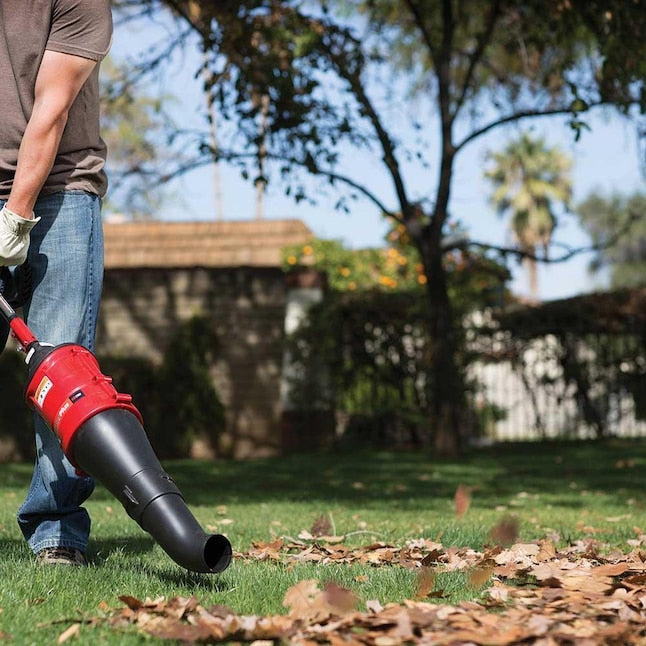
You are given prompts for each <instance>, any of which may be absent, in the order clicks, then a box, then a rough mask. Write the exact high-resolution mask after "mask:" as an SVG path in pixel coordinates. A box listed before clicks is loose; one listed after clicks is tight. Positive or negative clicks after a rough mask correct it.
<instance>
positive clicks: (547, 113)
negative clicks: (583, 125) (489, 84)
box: [455, 101, 606, 153]
mask: <svg viewBox="0 0 646 646" xmlns="http://www.w3.org/2000/svg"><path fill="white" fill-rule="evenodd" d="M605 104H606V102H604V101H599V102H598V103H594V104H589V109H591V108H596V107H599V106H601V105H605ZM559 114H572V110H571V108H569V107H567V108H553V109H549V110H519V111H518V112H514V113H513V114H509V115H507V116H506V117H501V118H500V119H496V120H495V121H491V122H490V123H488V124H486V125H484V126H482V127H480V128H478V129H477V130H474V131H473V132H471V133H470V134H468V135H467V136H466V137H465V138H464V139H463V140H462V141H460V142H459V143H458V144H456V145H455V152H456V153H457V152H458V151H459V150H461V149H462V148H464V147H465V146H466V145H467V144H468V143H470V142H471V141H473V140H474V139H477V138H478V137H481V136H482V135H484V134H485V133H487V132H489V131H490V130H494V129H495V128H498V127H499V126H504V125H506V124H509V123H514V122H516V121H521V120H522V119H527V118H532V117H533V118H537V117H553V116H555V115H559Z"/></svg>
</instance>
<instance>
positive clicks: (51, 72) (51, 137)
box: [6, 50, 96, 218]
mask: <svg viewBox="0 0 646 646" xmlns="http://www.w3.org/2000/svg"><path fill="white" fill-rule="evenodd" d="M95 65H96V61H92V60H89V59H87V58H81V57H80V56H72V55H70V54H62V53H60V52H53V51H49V50H47V51H45V54H44V56H43V60H42V62H41V64H40V68H39V70H38V76H37V78H36V87H35V94H34V108H33V111H32V114H31V117H30V119H29V122H28V123H27V128H26V129H25V134H24V135H23V138H22V142H21V144H20V150H19V152H18V165H17V168H16V173H15V176H14V180H13V185H12V189H11V194H10V195H9V199H8V201H7V204H6V207H7V208H8V209H10V210H11V211H13V212H14V213H17V214H18V215H20V216H22V217H24V218H31V217H32V215H33V210H34V204H35V203H36V199H37V198H38V194H39V193H40V189H41V188H42V187H43V184H44V183H45V180H46V179H47V176H48V175H49V173H50V171H51V169H52V166H53V164H54V160H55V159H56V154H57V152H58V147H59V145H60V141H61V137H62V135H63V130H64V128H65V125H66V124H67V116H68V112H69V109H70V107H71V105H72V103H73V102H74V99H75V98H76V96H77V95H78V93H79V91H80V89H81V87H82V86H83V84H84V83H85V81H86V80H87V79H88V77H89V76H90V74H91V73H92V70H93V69H94V66H95Z"/></svg>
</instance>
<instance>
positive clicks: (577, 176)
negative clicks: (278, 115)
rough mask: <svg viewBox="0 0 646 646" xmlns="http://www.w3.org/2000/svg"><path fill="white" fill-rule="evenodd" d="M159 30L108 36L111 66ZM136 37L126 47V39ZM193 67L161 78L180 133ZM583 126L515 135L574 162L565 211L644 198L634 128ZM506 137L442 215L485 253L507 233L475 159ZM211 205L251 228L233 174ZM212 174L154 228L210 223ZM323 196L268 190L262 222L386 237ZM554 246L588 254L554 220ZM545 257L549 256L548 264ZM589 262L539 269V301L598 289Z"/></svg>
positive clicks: (616, 122)
mask: <svg viewBox="0 0 646 646" xmlns="http://www.w3.org/2000/svg"><path fill="white" fill-rule="evenodd" d="M163 30H164V27H163V26H159V27H158V28H156V29H155V28H152V27H149V28H148V30H147V33H145V34H142V33H141V31H139V30H137V31H136V32H135V31H133V30H131V29H128V28H118V29H117V30H116V32H115V38H114V43H113V48H112V55H113V56H114V58H115V59H117V60H123V59H124V58H126V57H128V56H133V55H135V54H136V52H137V51H138V48H139V47H145V46H146V45H147V44H148V43H150V42H152V41H153V40H154V39H155V38H157V37H159V35H160V34H163ZM135 33H136V36H137V37H136V38H133V35H134V34H135ZM196 63H197V57H195V59H194V60H191V56H190V54H187V58H186V60H177V61H175V62H173V63H172V64H171V66H170V68H169V71H168V73H167V75H166V77H165V78H166V80H167V84H168V87H167V88H164V87H162V88H160V89H161V91H170V92H171V93H173V94H174V95H175V96H176V97H178V98H179V99H180V102H179V104H178V105H177V108H176V109H175V114H176V115H177V116H178V117H179V118H180V119H182V121H183V122H184V123H187V124H190V123H193V124H195V123H198V124H199V123H201V117H200V115H201V114H202V113H203V99H202V97H201V95H200V91H199V84H198V83H197V82H196V81H195V79H194V70H195V69H196V67H197V64H196ZM588 123H589V124H590V126H591V131H590V132H588V131H584V132H583V134H582V136H581V139H580V140H579V142H575V141H574V139H573V135H572V131H571V130H570V129H569V127H567V125H566V124H565V121H564V120H563V119H560V118H550V119H541V120H534V121H533V122H529V121H527V122H526V123H524V124H523V127H527V128H531V130H532V132H534V133H535V134H538V135H541V136H544V137H545V138H546V140H547V142H548V143H549V144H550V145H558V146H560V147H561V148H562V149H563V150H564V151H566V152H567V153H568V154H570V155H571V156H572V158H573V160H574V166H573V186H574V198H575V199H574V203H575V204H576V202H577V201H580V200H582V199H583V198H585V197H586V196H587V195H588V194H589V193H590V191H592V190H595V189H598V190H600V191H601V192H603V193H606V194H610V193H611V192H613V191H617V192H620V193H626V194H628V193H631V192H634V191H636V190H644V189H645V185H644V176H643V175H642V172H641V171H642V169H641V167H640V159H639V151H638V149H637V136H636V130H635V126H634V124H631V123H630V122H627V121H626V120H625V119H622V118H620V117H618V116H616V115H615V114H614V113H613V112H607V113H602V112H599V113H595V114H594V115H593V116H592V118H590V119H589V121H588ZM513 132H514V131H513V130H497V131H493V132H492V133H490V134H489V135H487V137H485V138H483V139H482V140H481V141H478V142H474V143H473V144H472V145H471V146H470V147H468V148H467V149H465V150H464V151H463V152H462V153H461V154H460V156H459V157H458V158H457V167H456V173H455V177H454V181H453V188H452V202H451V213H452V215H453V217H455V218H457V219H459V220H460V221H461V222H462V224H464V225H465V226H466V228H467V230H468V232H469V234H470V236H471V237H472V238H473V239H474V240H478V241H480V242H488V243H492V244H505V243H509V234H508V227H507V223H506V222H505V221H504V220H502V219H500V218H498V217H497V216H496V215H495V214H494V212H493V210H492V209H491V206H490V205H489V203H488V195H489V186H488V185H487V183H486V182H485V180H484V179H483V175H482V173H483V168H484V164H485V156H486V152H487V151H488V150H500V149H501V148H502V147H503V146H504V145H505V143H506V141H507V139H508V138H509V137H510V136H513ZM353 164H360V165H361V177H362V179H363V181H365V182H372V183H374V182H381V183H382V184H381V185H383V187H384V192H383V194H382V195H383V196H384V199H385V200H386V202H387V203H390V204H394V202H389V192H390V183H389V180H388V178H387V176H385V175H384V174H383V170H382V168H381V166H380V164H379V163H377V162H375V161H374V160H372V159H369V158H365V157H364V158H359V159H353ZM218 173H219V176H220V185H221V199H222V205H223V212H224V217H225V219H251V218H254V217H255V213H256V193H255V189H254V186H253V184H252V183H251V182H245V181H243V180H242V178H241V177H240V174H239V171H238V170H236V169H234V168H230V167H227V166H225V165H220V167H219V169H218ZM214 177H215V171H214V168H213V167H212V166H211V167H204V168H202V169H199V170H196V171H193V172H191V173H189V174H187V175H185V176H184V177H182V178H181V179H178V180H176V181H175V182H174V183H173V184H172V185H171V186H170V187H169V188H171V189H172V191H173V193H174V194H175V195H176V196H177V199H175V200H173V201H171V202H169V204H168V205H167V209H165V211H164V213H163V215H162V216H161V217H162V218H163V219H168V220H177V219H195V220H209V219H215V218H216V217H217V207H216V192H215V187H214ZM407 178H408V180H409V182H410V188H411V189H412V191H413V192H415V191H417V194H418V195H420V196H421V195H424V194H427V193H428V192H429V191H428V190H426V186H428V185H429V183H431V184H432V182H433V181H434V174H433V170H432V169H431V171H426V172H425V173H420V172H419V171H414V172H411V173H409V174H408V175H407ZM334 202H335V199H334V197H333V196H330V197H328V198H325V197H323V198H319V199H318V202H317V204H316V205H315V206H312V205H309V204H303V203H301V204H298V205H297V204H295V202H294V201H293V200H292V199H290V198H287V197H285V196H284V194H283V188H282V187H280V186H277V185H274V186H271V185H270V186H269V189H268V192H267V194H266V196H265V198H264V208H263V212H264V217H266V218H299V219H301V220H303V221H304V222H305V223H306V224H307V225H308V226H309V227H310V229H311V230H312V231H313V233H314V234H315V235H317V236H319V237H322V238H335V239H340V240H342V241H343V242H344V243H345V244H346V245H347V246H350V247H355V248H358V247H366V246H379V245H381V244H382V242H383V238H384V235H385V232H386V229H387V224H386V222H385V221H384V220H383V218H381V217H380V214H379V212H378V211H377V210H376V208H375V206H374V205H373V204H372V203H370V202H367V201H365V200H364V201H358V202H356V203H354V205H353V207H352V212H351V214H349V215H348V214H344V213H341V212H335V211H334V208H333V206H334ZM555 241H556V242H560V243H564V244H568V245H571V246H575V247H580V246H586V245H587V244H589V242H588V240H587V237H586V236H585V235H584V234H583V233H582V232H581V230H580V228H579V227H578V226H577V224H576V218H575V217H574V216H572V215H570V216H565V217H563V218H561V220H560V224H559V227H558V229H557V231H556V235H555ZM557 253H558V252H557V250H556V249H555V250H554V255H557ZM590 259H591V256H590V255H589V254H583V255H581V256H578V257H576V258H574V259H572V260H570V261H568V262H565V263H559V264H554V265H548V266H541V267H540V269H539V288H540V296H541V297H542V298H543V299H546V300H549V299H556V298H565V297H568V296H572V295H575V294H578V293H581V292H586V291H591V290H593V289H595V288H600V287H603V276H598V275H597V276H595V277H592V276H590V274H589V273H588V271H587V265H588V263H589V261H590ZM511 269H512V271H513V281H512V284H511V288H512V289H513V290H514V291H515V292H517V293H519V294H525V295H526V294H527V292H528V283H527V276H526V274H525V272H524V271H523V269H522V268H521V267H520V266H518V265H516V264H514V265H513V266H512V267H511Z"/></svg>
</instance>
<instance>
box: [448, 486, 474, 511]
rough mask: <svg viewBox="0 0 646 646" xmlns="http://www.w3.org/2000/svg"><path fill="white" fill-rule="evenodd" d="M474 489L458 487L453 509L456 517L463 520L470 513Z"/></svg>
mask: <svg viewBox="0 0 646 646" xmlns="http://www.w3.org/2000/svg"><path fill="white" fill-rule="evenodd" d="M472 490H473V487H467V486H465V485H463V484H460V485H458V488H457V489H456V490H455V495H454V496H453V508H454V510H455V515H456V516H457V517H458V518H462V516H464V514H466V513H467V511H469V507H470V506H471V491H472Z"/></svg>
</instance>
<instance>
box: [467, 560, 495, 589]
mask: <svg viewBox="0 0 646 646" xmlns="http://www.w3.org/2000/svg"><path fill="white" fill-rule="evenodd" d="M492 574H493V566H491V565H485V566H482V567H476V568H474V569H473V570H471V572H470V573H469V585H470V586H471V587H472V588H481V587H482V586H483V585H484V584H485V583H487V581H489V579H490V578H491V576H492Z"/></svg>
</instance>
